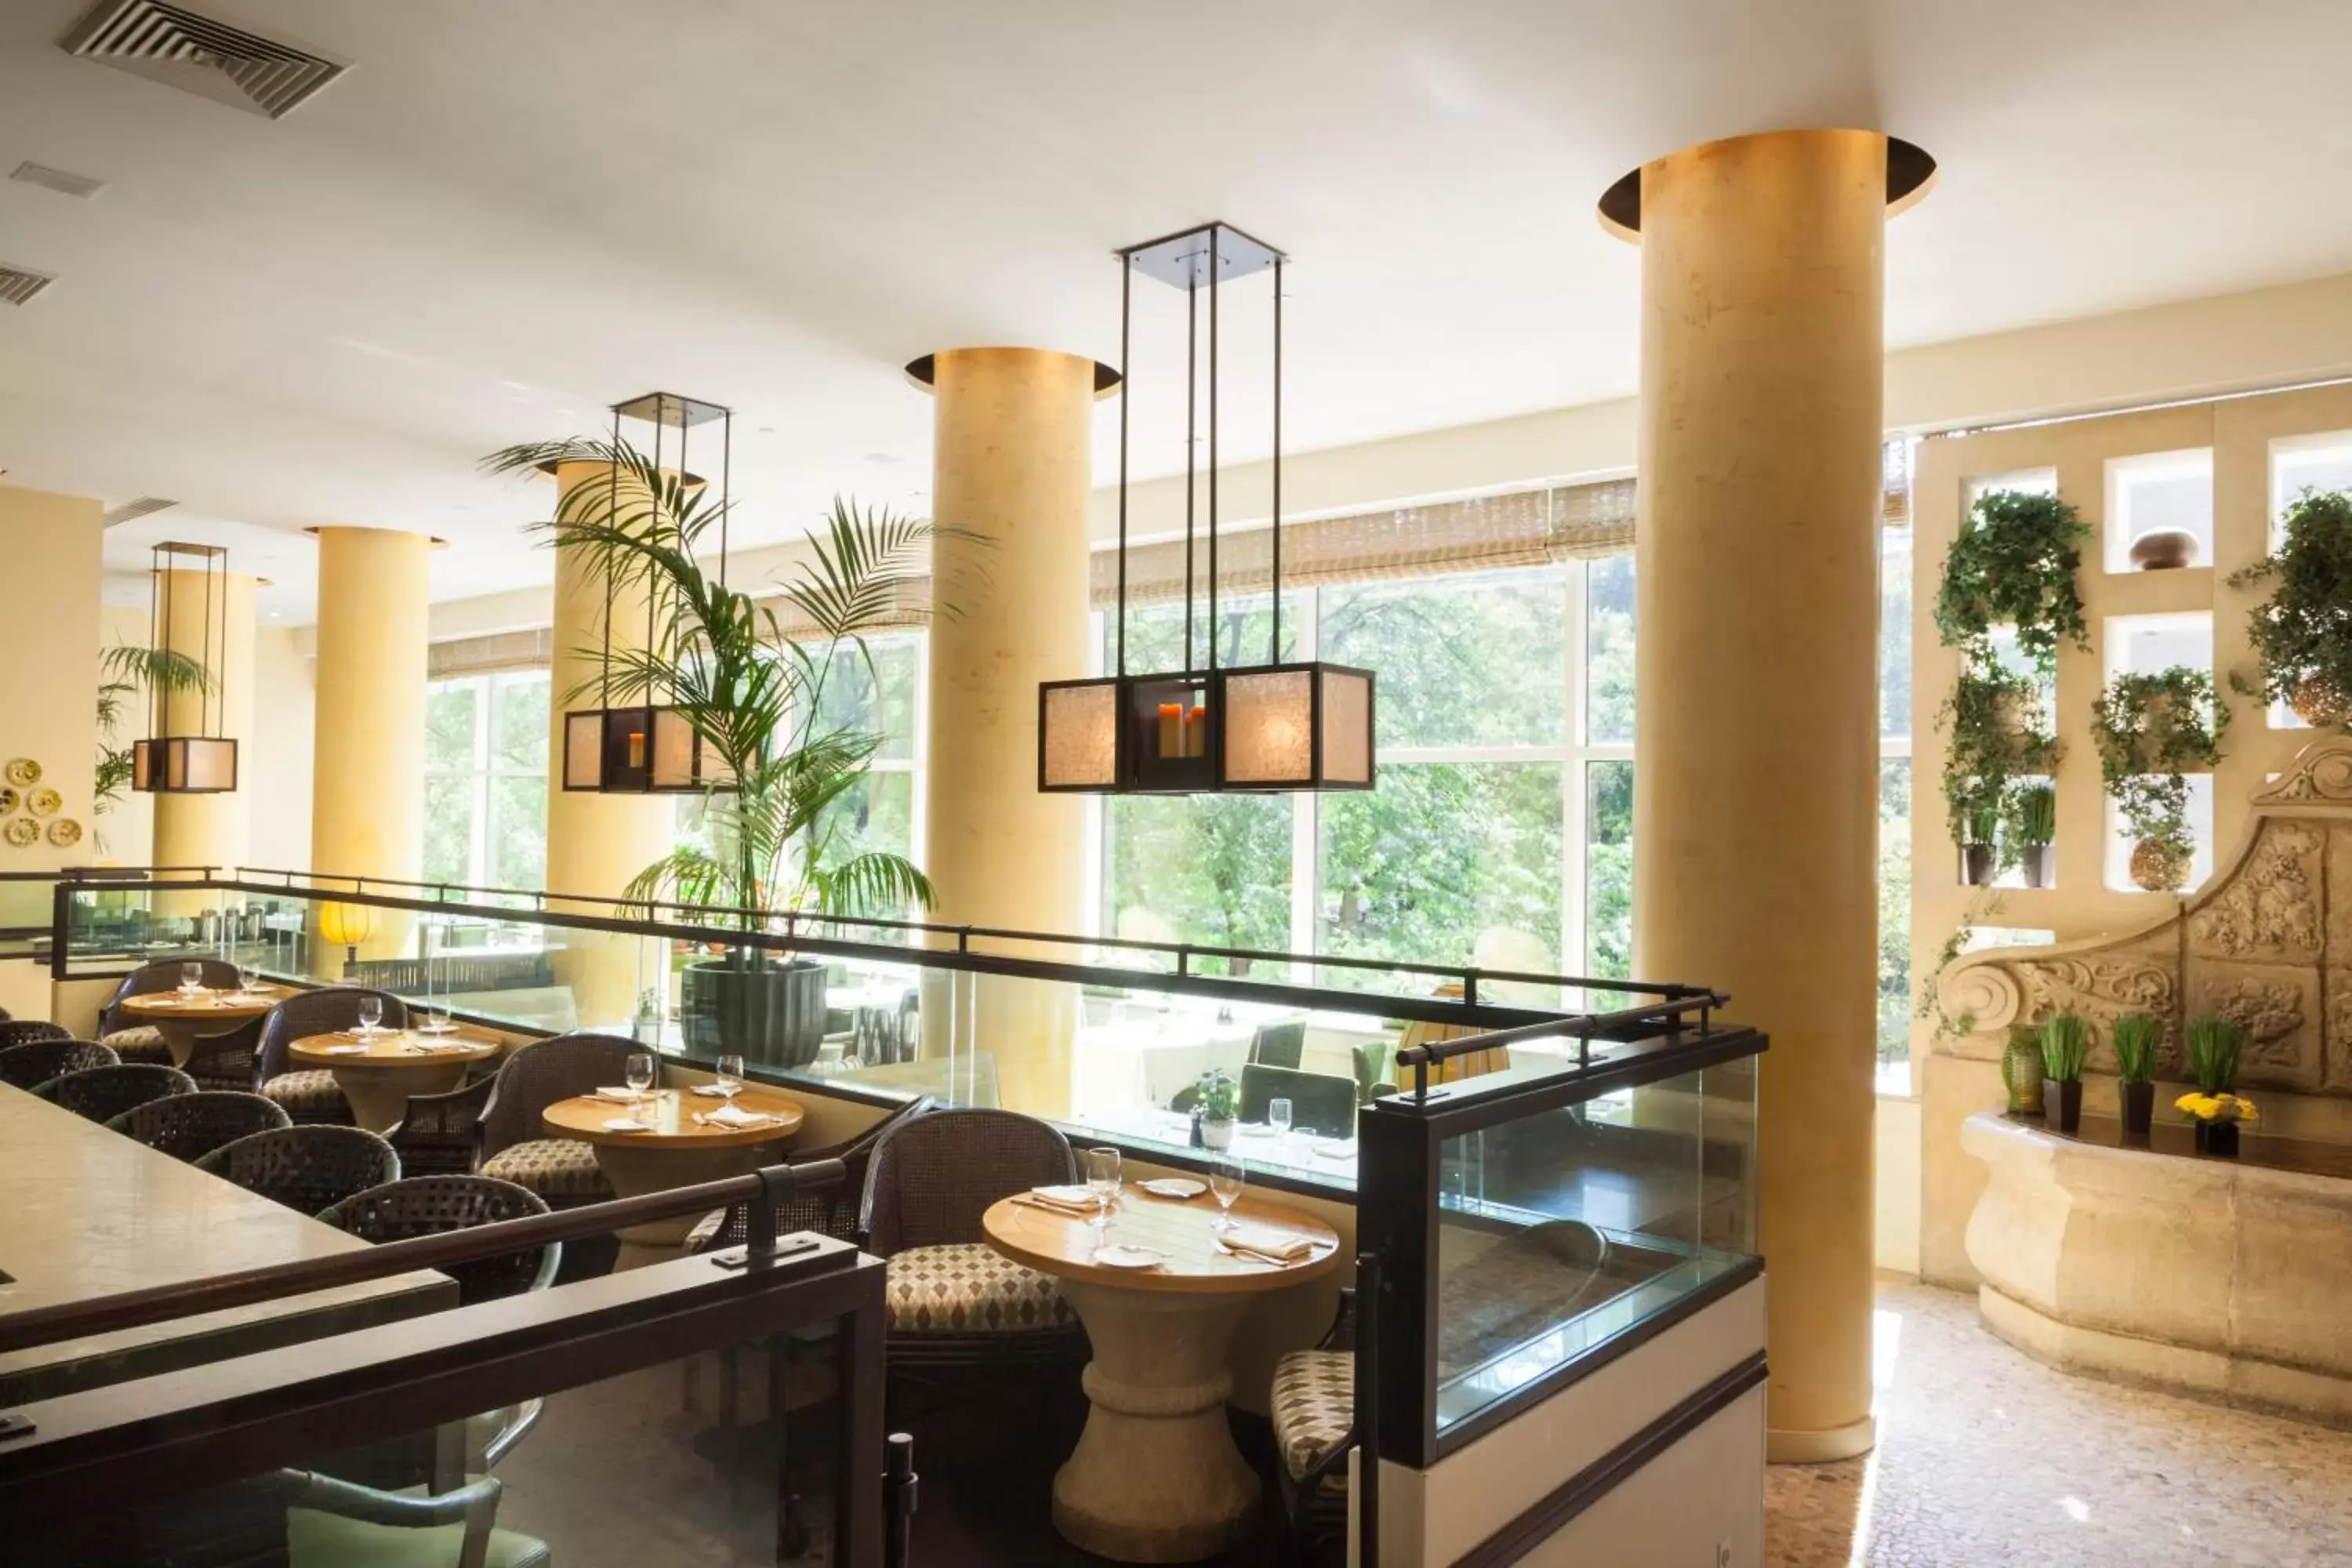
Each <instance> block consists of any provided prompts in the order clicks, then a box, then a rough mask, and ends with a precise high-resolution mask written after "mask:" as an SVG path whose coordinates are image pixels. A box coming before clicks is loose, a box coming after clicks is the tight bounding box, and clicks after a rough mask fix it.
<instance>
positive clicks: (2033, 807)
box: [2008, 784, 2058, 888]
mask: <svg viewBox="0 0 2352 1568" xmlns="http://www.w3.org/2000/svg"><path fill="white" fill-rule="evenodd" d="M2008 808H2009V809H2008V815H2009V842H2010V844H2011V846H2012V847H2014V849H2015V850H2016V854H2017V861H2018V864H2019V865H2020V866H2021V867H2023V868H2024V870H2025V885H2026V886H2027V887H2029V888H2046V887H2049V886H2050V885H2051V884H2052V883H2053V882H2055V881H2056V880H2057V879H2058V878H2057V872H2056V867H2057V858H2058V857H2057V853H2056V847H2055V845H2054V842H2053V841H2054V840H2055V839H2056V838H2057V837H2058V791H2057V790H2056V788H2055V787H2053V786H2052V785H2050V784H2021V785H2019V786H2018V787H2017V788H2016V789H2014V790H2011V792H2010V795H2009V802H2008Z"/></svg>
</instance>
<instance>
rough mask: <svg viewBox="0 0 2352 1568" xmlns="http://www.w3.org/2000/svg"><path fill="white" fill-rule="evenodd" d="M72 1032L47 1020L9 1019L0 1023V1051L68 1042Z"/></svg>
mask: <svg viewBox="0 0 2352 1568" xmlns="http://www.w3.org/2000/svg"><path fill="white" fill-rule="evenodd" d="M72 1038H73V1031H72V1030H71V1029H68V1028H67V1027H66V1026H64V1025H63V1024H52V1023H50V1022H49V1021H48V1020H47V1018H10V1019H8V1020H7V1021H6V1022H5V1023H0V1050H7V1049H9V1048H11V1047H16V1046H29V1045H31V1044H33V1043H34V1042H36V1041H37V1040H70V1039H72ZM116 1059H118V1060H120V1059H121V1058H116Z"/></svg>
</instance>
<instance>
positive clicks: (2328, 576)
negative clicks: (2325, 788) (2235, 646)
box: [2230, 489, 2352, 730]
mask: <svg viewBox="0 0 2352 1568" xmlns="http://www.w3.org/2000/svg"><path fill="white" fill-rule="evenodd" d="M2279 521H2280V523H2281V525H2282V527H2283V529H2284V542H2282V543H2281V544H2280V546H2279V548H2278V549H2277V550H2276V551H2274V552H2272V553H2271V554H2269V555H2266V556H2264V557H2263V559H2262V560H2260V561H2257V562H2255V563H2253V564H2252V566H2249V567H2247V568H2245V569H2244V570H2243V571H2242V572H2239V573H2237V574H2234V575H2232V576H2231V579H2230V585H2231V587H2233V588H2250V587H2253V586H2256V585H2258V584H2259V585H2267V586H2268V587H2269V589H2270V594H2269V596H2268V597H2266V598H2264V599H2263V602H2262V603H2261V604H2259V605H2255V606H2254V608H2253V609H2252V612H2250V613H2249V615H2248V616H2247V617H2246V635H2247V639H2248V640H2249V641H2250V642H2252V644H2253V648H2254V657H2255V658H2256V660H2257V661H2258V663H2259V665H2260V667H2261V674H2260V678H2259V679H2256V680H2249V679H2246V678H2245V676H2244V675H2243V674H2242V673H2241V674H2237V675H2233V676H2231V685H2232V686H2233V687H2235V688H2236V689H2238V690H2240V691H2242V692H2244V693H2246V694H2247V695H2249V696H2252V695H2255V694H2257V693H2259V694H2260V695H2262V696H2263V697H2265V698H2267V699H2269V700H2272V701H2277V702H2284V703H2285V704H2286V705H2287V706H2288V707H2290V708H2291V709H2293V710H2294V716H2295V717H2296V718H2298V719H2300V720H2302V721H2304V722H2305V723H2306V724H2308V725H2310V726H2311V727H2312V728H2313V729H2315V730H2340V729H2344V728H2346V727H2347V725H2352V701H2347V694H2352V616H2347V615H2346V613H2345V605H2347V604H2352V491H2346V490H2317V489H2306V490H2305V491H2304V492H2303V493H2302V494H2301V495H2299V496H2297V497H2296V498H2295V499H2294V501H2293V502H2291V503H2290V504H2289V505H2288V507H2287V509H2286V510H2285V512H2284V514H2282V515H2281V517H2280V519H2279Z"/></svg>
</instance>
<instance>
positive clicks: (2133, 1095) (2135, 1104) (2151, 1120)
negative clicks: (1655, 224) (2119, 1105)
mask: <svg viewBox="0 0 2352 1568" xmlns="http://www.w3.org/2000/svg"><path fill="white" fill-rule="evenodd" d="M2116 1096H2117V1098H2118V1099H2120V1100H2122V1101H2123V1111H2124V1134H2125V1136H2126V1137H2129V1138H2145V1137H2147V1135H2148V1130H2149V1129H2150V1128H2151V1127H2153V1126H2154V1125H2155V1122H2156V1085H2154V1084H2152V1083H2118V1084H2116Z"/></svg>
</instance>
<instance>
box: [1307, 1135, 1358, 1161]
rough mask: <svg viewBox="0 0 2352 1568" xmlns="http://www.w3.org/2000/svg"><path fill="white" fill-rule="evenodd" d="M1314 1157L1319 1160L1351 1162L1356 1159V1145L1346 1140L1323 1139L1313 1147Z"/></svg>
mask: <svg viewBox="0 0 2352 1568" xmlns="http://www.w3.org/2000/svg"><path fill="white" fill-rule="evenodd" d="M1315 1155H1316V1158H1318V1159H1320V1160H1352V1159H1354V1158H1355V1157H1356V1145H1355V1144H1354V1143H1353V1142H1349V1141H1346V1140H1340V1139H1325V1140H1324V1141H1322V1142H1318V1143H1317V1144H1316V1145H1315Z"/></svg>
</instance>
